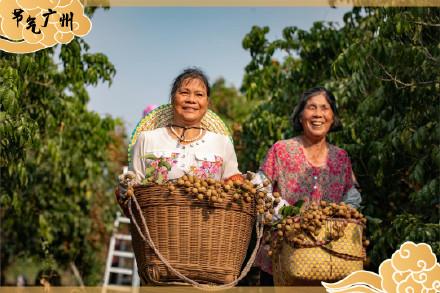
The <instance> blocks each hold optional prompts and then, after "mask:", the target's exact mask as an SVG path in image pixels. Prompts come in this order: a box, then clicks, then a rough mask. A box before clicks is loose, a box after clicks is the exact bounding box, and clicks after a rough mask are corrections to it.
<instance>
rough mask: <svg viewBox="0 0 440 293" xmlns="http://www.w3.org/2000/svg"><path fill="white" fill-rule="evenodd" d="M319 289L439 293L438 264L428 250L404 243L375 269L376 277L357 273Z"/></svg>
mask: <svg viewBox="0 0 440 293" xmlns="http://www.w3.org/2000/svg"><path fill="white" fill-rule="evenodd" d="M322 285H323V286H324V287H325V288H326V289H327V292H330V293H336V292H338V293H343V292H344V293H345V292H362V293H391V292H392V293H394V292H398V293H409V292H414V293H415V292H420V293H431V292H440V264H439V263H438V262H437V258H436V256H435V254H434V253H433V252H432V249H431V246H429V245H428V244H426V243H420V244H415V243H414V242H410V241H408V242H405V243H403V244H402V245H401V246H400V249H399V250H397V251H396V252H394V253H393V255H392V256H391V259H387V260H385V261H383V262H382V263H381V265H380V266H379V274H376V273H373V272H368V271H357V272H353V273H351V274H350V275H348V276H347V277H346V278H344V279H342V280H341V281H339V282H336V283H325V282H322Z"/></svg>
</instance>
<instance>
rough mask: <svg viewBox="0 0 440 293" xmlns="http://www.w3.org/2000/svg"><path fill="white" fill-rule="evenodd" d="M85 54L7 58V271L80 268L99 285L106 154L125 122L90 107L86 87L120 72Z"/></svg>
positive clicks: (2, 190)
mask: <svg viewBox="0 0 440 293" xmlns="http://www.w3.org/2000/svg"><path fill="white" fill-rule="evenodd" d="M89 12H90V11H89ZM88 50H89V46H88V45H87V44H86V43H85V42H84V41H83V40H81V39H77V38H76V39H74V40H73V41H72V42H71V43H69V44H68V45H62V46H61V47H59V50H55V49H54V48H49V49H45V50H41V51H39V52H36V53H33V54H25V55H14V54H7V53H4V52H1V53H0V97H1V105H0V107H1V112H0V121H1V123H0V137H1V149H0V174H1V187H0V204H1V211H0V217H1V219H0V221H1V239H2V241H1V263H2V267H1V269H2V272H3V271H4V270H5V269H6V268H7V267H8V265H9V264H11V262H13V260H14V258H16V257H17V256H25V257H31V258H34V259H36V260H37V261H39V262H41V263H42V266H54V267H57V268H66V267H68V266H75V267H77V268H78V270H79V272H80V274H81V275H82V277H83V279H84V281H85V283H86V284H89V285H93V284H97V283H98V282H99V280H100V275H101V272H102V267H103V266H102V259H100V258H99V255H100V254H99V252H101V253H102V250H103V248H104V247H103V245H105V244H104V243H107V242H106V241H105V237H106V235H107V231H108V229H107V228H108V223H109V222H111V221H112V217H113V215H114V210H115V209H114V206H115V205H114V198H113V194H112V187H113V185H114V181H115V174H114V172H115V167H114V166H113V167H112V166H109V162H108V161H109V157H110V154H109V148H111V145H112V143H113V144H114V143H115V142H114V129H115V126H116V125H118V124H119V125H120V122H118V121H117V120H114V119H113V118H111V117H104V118H101V117H100V116H99V115H98V114H97V113H94V112H92V111H89V110H87V102H88V100H89V96H88V94H87V91H86V86H87V85H96V84H97V83H98V82H107V83H109V84H110V83H111V80H112V77H113V76H114V74H115V69H114V66H113V65H112V64H111V63H110V62H109V60H108V58H107V57H106V56H105V55H103V54H100V53H96V54H91V53H89V52H88ZM56 52H59V53H56ZM54 60H59V62H60V64H57V63H56V62H55V61H54ZM112 133H113V134H112ZM116 148H118V147H116ZM110 151H111V149H110ZM103 242H104V243H103Z"/></svg>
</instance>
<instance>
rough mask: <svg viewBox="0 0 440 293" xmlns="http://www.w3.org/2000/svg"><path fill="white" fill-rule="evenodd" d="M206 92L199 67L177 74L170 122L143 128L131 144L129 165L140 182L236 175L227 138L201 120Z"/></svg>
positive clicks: (207, 92)
mask: <svg viewBox="0 0 440 293" xmlns="http://www.w3.org/2000/svg"><path fill="white" fill-rule="evenodd" d="M209 94H210V86H209V83H208V79H207V77H206V75H205V74H204V73H203V72H202V71H201V70H199V69H195V68H189V69H186V70H184V71H183V72H182V73H181V74H180V75H179V76H177V78H176V79H175V80H174V82H173V85H172V88H171V95H170V100H171V105H172V116H173V117H172V119H171V120H170V121H171V122H170V123H169V124H167V125H166V126H165V127H160V128H157V129H154V130H148V131H142V132H141V133H140V134H139V136H138V138H137V140H136V143H135V144H134V145H133V148H132V154H131V158H132V161H131V164H130V167H129V169H130V170H131V171H133V172H134V173H135V174H136V179H137V180H138V181H139V182H144V181H145V180H146V181H150V182H164V181H166V180H171V179H176V178H179V177H181V176H183V175H185V174H189V175H194V176H197V177H199V178H213V179H216V180H223V179H229V178H231V179H237V178H238V179H239V178H241V176H240V171H239V170H238V164H237V157H236V154H235V151H234V146H233V144H232V142H231V140H230V138H229V137H228V136H226V135H223V134H219V133H215V132H213V131H210V130H209V129H208V128H207V127H204V126H203V125H202V120H203V118H204V117H205V115H206V113H207V111H208V104H209ZM165 162H166V163H165Z"/></svg>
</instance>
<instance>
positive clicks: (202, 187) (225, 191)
mask: <svg viewBox="0 0 440 293" xmlns="http://www.w3.org/2000/svg"><path fill="white" fill-rule="evenodd" d="M251 180H252V175H244V177H243V180H234V181H232V180H227V181H218V180H215V179H212V178H207V179H202V178H198V177H195V176H191V175H184V176H182V177H180V178H178V179H176V180H171V181H168V182H167V183H166V184H167V187H168V190H169V191H170V192H173V191H175V190H176V189H177V188H184V190H185V192H186V193H187V194H189V195H191V196H192V197H193V198H195V199H197V200H200V201H209V202H212V203H223V202H225V201H233V202H240V201H244V202H246V203H250V202H253V201H254V202H255V203H256V210H257V212H258V214H260V215H264V217H263V221H264V222H265V223H269V224H270V223H271V221H272V217H273V214H274V213H275V210H274V208H275V207H276V206H277V205H278V203H279V202H280V200H281V198H280V194H279V193H277V192H275V193H273V197H272V196H269V195H268V193H267V191H266V190H265V188H264V187H266V186H267V185H269V181H266V182H264V183H263V184H260V185H257V184H253V183H252V182H251Z"/></svg>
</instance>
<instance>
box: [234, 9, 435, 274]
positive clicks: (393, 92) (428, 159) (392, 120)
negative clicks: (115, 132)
mask: <svg viewBox="0 0 440 293" xmlns="http://www.w3.org/2000/svg"><path fill="white" fill-rule="evenodd" d="M439 23H440V9H438V8H365V9H360V8H354V9H353V10H352V11H351V12H349V13H347V14H346V15H345V16H344V24H343V25H342V26H341V27H337V26H336V25H334V24H331V23H322V22H317V23H315V24H314V25H313V27H312V28H311V29H310V30H309V31H304V30H301V29H298V28H296V27H287V28H285V29H284V31H283V37H282V39H279V40H275V41H272V42H270V41H268V40H267V38H266V34H267V33H268V31H269V29H268V28H267V27H264V28H260V27H254V28H252V30H251V32H250V33H249V34H247V35H246V37H245V38H244V40H243V47H244V48H245V49H247V50H248V51H249V53H250V55H251V57H252V60H251V62H250V63H249V64H248V66H247V67H246V73H245V77H244V82H243V88H242V90H243V91H244V92H245V93H246V96H247V98H248V99H249V100H251V101H261V103H260V104H259V106H258V107H257V109H256V110H255V111H254V112H253V113H252V114H251V115H250V117H249V118H248V119H247V120H246V121H245V122H244V123H243V128H244V130H243V134H242V141H243V142H244V145H245V148H246V150H247V151H246V153H245V154H246V156H245V157H244V159H243V161H242V162H241V165H242V166H245V168H246V169H254V170H255V169H256V168H258V165H259V163H260V162H261V160H262V159H263V158H264V155H265V153H266V151H267V149H268V147H270V146H271V145H272V144H273V143H274V142H275V141H276V140H279V139H283V138H286V137H291V136H292V135H294V133H293V131H292V127H291V123H290V114H291V112H292V111H293V107H294V105H295V104H296V102H297V100H298V98H299V96H300V94H301V93H302V92H303V91H304V90H305V89H307V88H310V87H313V86H317V85H324V86H326V87H328V88H329V89H330V90H332V91H333V92H334V93H335V95H336V97H337V102H338V106H339V112H340V115H341V119H342V122H343V125H344V129H343V131H341V132H339V133H335V134H332V135H330V137H329V139H330V141H331V142H333V143H335V144H337V145H339V146H341V147H343V148H345V149H346V150H347V151H348V152H349V154H350V156H351V159H352V161H353V167H354V171H355V173H356V175H357V177H358V181H359V182H360V185H361V188H362V194H363V207H362V209H363V212H364V213H365V214H366V215H367V216H369V217H370V218H371V221H370V224H369V227H368V228H369V237H370V238H371V239H372V246H371V248H370V250H369V251H368V254H369V256H370V257H371V260H372V267H373V268H374V267H377V266H378V264H380V262H381V261H383V260H384V259H385V258H389V257H390V256H391V253H392V252H394V251H395V250H396V249H398V247H399V245H400V244H401V243H402V242H404V241H407V240H412V241H415V242H425V243H428V244H430V245H431V247H432V248H433V250H434V252H435V253H436V254H437V256H439V255H440V247H439V242H438V240H439V239H440V227H439V224H438V223H439V207H440V206H439V194H440V193H439V189H440V182H439V180H440V179H439V170H440V149H439V143H440V128H439V117H440V106H439V102H440V75H439V68H440V43H439V42H440V41H439V40H440V28H439V26H438V24H439ZM276 51H277V52H279V51H281V52H282V53H283V54H285V56H286V57H285V59H284V60H283V61H282V62H280V61H277V60H275V59H274V57H273V56H274V53H275V52H276Z"/></svg>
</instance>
